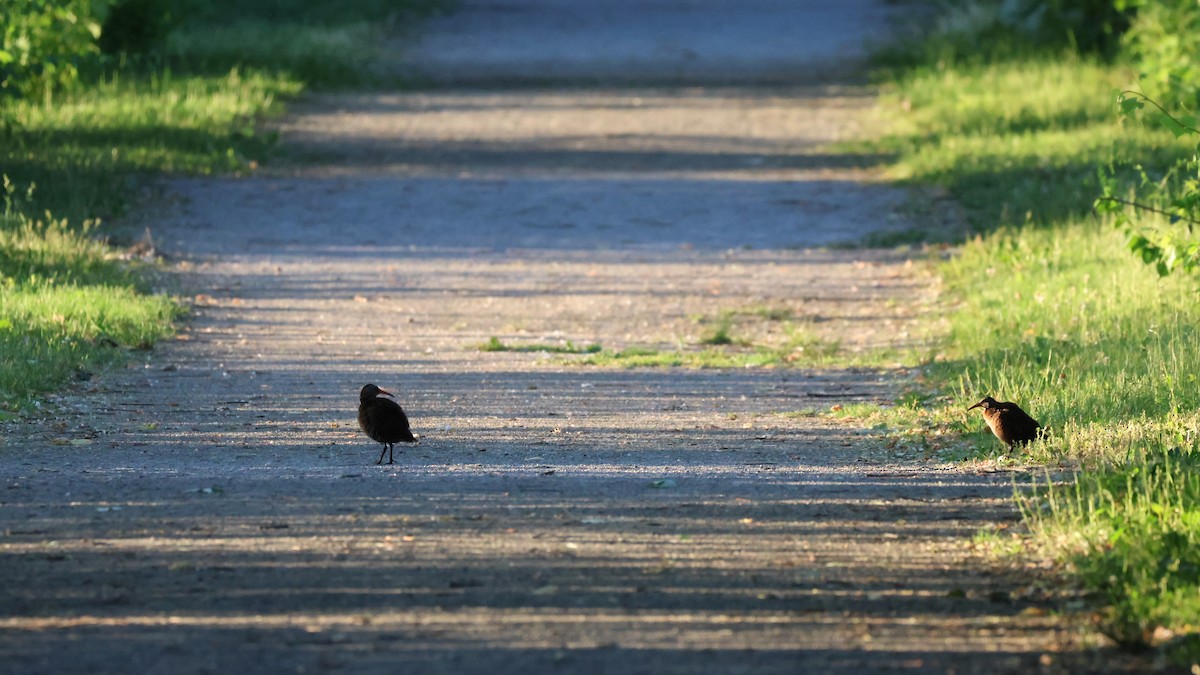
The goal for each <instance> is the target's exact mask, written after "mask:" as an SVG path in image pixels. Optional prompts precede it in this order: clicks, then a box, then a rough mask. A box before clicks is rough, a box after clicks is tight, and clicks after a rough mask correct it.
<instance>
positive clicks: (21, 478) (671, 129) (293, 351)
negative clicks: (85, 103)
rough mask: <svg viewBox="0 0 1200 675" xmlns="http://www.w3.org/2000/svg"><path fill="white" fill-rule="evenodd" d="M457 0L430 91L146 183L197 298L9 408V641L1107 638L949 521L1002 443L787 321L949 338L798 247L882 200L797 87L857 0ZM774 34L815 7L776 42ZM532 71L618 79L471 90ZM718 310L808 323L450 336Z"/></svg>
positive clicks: (168, 661) (888, 268) (594, 325)
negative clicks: (675, 46)
mask: <svg viewBox="0 0 1200 675" xmlns="http://www.w3.org/2000/svg"><path fill="white" fill-rule="evenodd" d="M461 5H462V8H461V10H460V12H459V13H458V14H455V15H452V16H449V17H446V18H444V19H440V20H438V21H436V22H435V23H434V24H433V26H432V29H431V32H430V35H429V37H428V38H427V40H426V41H425V43H424V44H423V45H419V46H418V47H417V48H414V49H413V50H412V51H411V52H410V53H409V58H411V59H413V61H414V63H415V64H416V65H417V66H419V67H420V68H421V69H422V72H423V76H424V77H425V78H427V80H428V81H429V82H431V83H438V84H439V86H438V87H437V88H434V89H430V90H426V91H423V92H416V93H404V94H377V95H359V96H343V95H339V96H336V97H328V98H314V99H311V100H309V101H307V102H306V103H304V104H303V105H301V106H298V107H297V109H296V111H295V113H294V114H293V115H292V116H291V117H289V118H288V119H287V120H285V121H284V122H283V125H282V132H283V136H284V138H285V141H286V143H287V148H288V149H289V156H290V160H289V161H288V162H285V163H284V164H283V165H281V166H277V167H274V168H272V169H271V170H270V171H269V172H266V173H263V174H262V175H260V176H257V177H253V178H247V179H233V178H222V179H210V180H201V179H197V180H180V181H175V182H173V183H171V184H170V185H169V186H168V197H169V199H168V202H167V205H166V206H165V207H163V209H162V212H159V213H147V214H145V219H146V222H147V223H148V224H149V225H150V226H151V228H152V230H153V233H154V236H155V239H156V241H157V243H158V244H159V245H160V247H162V248H163V249H164V250H167V251H169V252H171V253H172V254H173V256H175V258H174V259H175V260H177V261H178V262H177V266H178V268H179V271H180V274H181V278H182V279H183V280H184V284H185V285H186V288H187V293H188V295H190V296H191V297H192V298H193V301H194V304H195V307H196V309H195V313H194V316H193V317H192V319H191V320H190V321H189V322H188V323H187V324H186V325H185V326H184V327H183V330H182V332H181V334H180V339H179V340H177V341H173V342H171V343H168V344H165V345H163V346H162V347H161V348H159V349H157V350H156V351H155V352H154V353H152V354H147V355H144V357H143V356H137V355H133V356H131V361H130V363H129V367H128V368H127V369H125V370H123V371H119V372H117V373H114V374H111V375H106V376H104V377H102V378H99V379H98V380H97V381H95V382H93V383H92V386H91V387H90V389H91V390H90V391H88V392H80V393H69V394H68V393H64V394H62V395H60V396H58V397H56V398H55V399H54V403H55V406H54V409H55V413H54V417H53V419H48V420H43V421H40V422H39V423H38V424H36V425H35V424H29V425H25V426H23V427H17V428H12V429H9V430H7V434H8V436H9V438H8V443H7V444H6V446H5V447H4V449H3V453H2V454H0V471H2V472H3V477H4V480H5V485H6V487H7V490H6V492H5V494H4V495H3V500H0V532H2V533H3V536H2V537H0V569H2V570H3V572H4V577H5V581H6V583H5V585H4V588H3V590H0V635H2V639H0V658H2V659H3V661H4V663H5V664H6V666H7V667H8V668H9V669H10V672H54V673H74V672H81V673H82V672H138V673H158V672H162V673H200V672H205V673H216V672H242V673H267V672H356V673H357V672H389V673H391V672H413V673H481V672H488V673H509V672H512V673H518V672H520V673H543V672H545V673H558V672H561V673H609V672H612V673H615V672H621V673H655V674H662V673H696V672H711V673H797V672H822V673H825V672H839V673H841V672H845V673H852V672H878V671H905V672H959V673H964V672H1012V673H1018V672H1019V673H1028V672H1063V671H1068V670H1081V671H1083V670H1086V671H1089V672H1098V671H1100V670H1104V669H1109V670H1117V669H1120V668H1122V667H1125V668H1132V667H1133V666H1130V665H1129V664H1128V663H1127V662H1125V661H1122V660H1120V659H1115V658H1111V655H1100V656H1096V655H1095V654H1092V653H1089V652H1086V651H1082V648H1083V646H1084V645H1085V644H1086V643H1087V642H1088V641H1089V640H1090V639H1091V638H1090V637H1089V636H1088V635H1086V634H1085V633H1083V632H1081V631H1080V630H1079V629H1077V628H1074V627H1072V626H1071V625H1070V624H1068V623H1066V622H1064V621H1063V620H1062V619H1061V618H1060V617H1058V616H1057V615H1055V614H1052V613H1051V612H1049V611H1048V609H1047V607H1046V606H1043V605H1042V604H1039V602H1038V601H1037V599H1036V598H1037V597H1040V596H1039V595H1037V594H1033V595H1030V594H1029V593H1028V590H1029V589H1027V588H1026V587H1025V586H1024V585H1022V584H1021V583H1018V582H1017V581H1016V580H1014V579H1013V578H1012V577H1010V576H1004V575H1000V574H998V573H995V572H994V571H992V570H989V569H988V568H987V567H986V565H984V563H983V561H982V560H981V559H980V558H979V557H978V556H977V555H976V554H975V553H974V552H973V550H972V548H971V546H970V541H971V537H972V536H973V535H974V533H976V532H977V531H978V530H980V529H981V528H985V527H989V526H994V525H995V524H997V523H1007V522H1009V521H1012V520H1015V519H1016V514H1015V513H1014V511H1013V509H1012V507H1011V505H1010V500H1009V496H1010V494H1011V482H1010V481H1011V478H1010V477H1009V476H1006V475H1002V474H987V473H971V472H967V471H964V470H962V469H960V468H957V467H955V466H952V465H940V464H936V463H933V462H930V461H926V460H922V459H918V458H915V457H906V456H903V455H902V454H897V453H896V452H894V451H889V450H887V449H886V448H884V447H881V446H880V444H878V443H876V442H873V441H872V440H871V438H870V431H869V430H866V429H860V428H855V427H854V426H853V425H852V424H851V423H847V422H844V421H838V420H836V419H834V418H831V417H828V416H824V415H816V414H813V412H814V411H820V410H827V409H829V408H830V407H831V406H834V405H846V404H849V403H853V402H862V401H866V402H883V401H888V400H890V398H891V397H893V396H895V394H896V393H897V391H898V387H900V386H901V384H900V383H901V382H902V381H903V378H904V377H905V376H906V373H905V371H903V369H902V368H900V366H899V365H897V366H895V367H887V368H880V369H837V368H820V367H817V366H816V364H817V362H815V361H811V360H810V358H811V356H812V352H813V351H818V352H819V351H820V349H823V348H824V349H833V348H837V349H840V350H844V351H846V352H854V351H856V350H864V349H876V348H880V347H888V346H895V347H904V346H908V345H910V344H913V343H914V342H919V341H920V340H922V339H924V338H925V337H927V336H928V335H929V334H930V331H934V330H936V321H935V319H934V317H933V315H932V311H933V308H932V303H933V302H934V300H935V299H936V295H937V288H936V283H935V280H933V279H931V278H929V277H927V276H924V275H922V274H921V273H920V271H919V270H920V266H919V265H913V264H912V263H911V262H910V261H908V260H906V259H905V258H904V256H903V255H902V254H900V253H897V252H892V251H873V250H845V249H838V248H832V249H829V248H814V247H819V246H825V245H829V244H833V243H837V242H841V241H846V240H848V239H855V238H858V237H861V236H862V235H864V234H866V233H869V232H876V231H881V230H886V229H889V228H897V227H906V226H908V225H909V223H908V221H907V220H906V217H905V215H904V213H905V208H904V206H905V204H906V195H905V194H903V193H902V192H898V191H896V190H895V189H893V188H890V187H887V186H886V185H883V184H881V183H879V182H878V179H877V175H876V174H875V173H874V171H873V170H872V168H871V167H872V166H873V165H874V164H875V163H876V162H877V158H873V157H851V158H847V157H846V156H844V155H842V154H837V153H831V152H830V151H829V150H828V146H829V144H830V143H831V142H833V141H836V140H839V139H845V138H853V137H856V136H859V135H861V134H863V133H864V132H865V131H866V130H867V129H868V128H869V127H870V126H871V125H872V124H873V123H872V121H871V110H870V106H871V98H870V96H869V95H867V94H866V93H865V92H863V91H861V90H858V89H855V88H847V87H843V86H835V85H829V84H824V85H813V84H811V82H813V81H817V80H819V79H821V78H820V77H817V76H816V75H821V77H824V78H826V79H827V78H828V77H829V76H831V75H830V74H831V73H835V74H836V70H830V69H829V68H828V63H830V62H832V61H833V60H836V59H846V60H852V59H853V58H854V55H855V54H858V53H860V52H857V51H855V50H856V49H858V45H860V44H861V43H862V40H863V37H864V36H873V35H879V34H881V33H882V31H883V27H884V25H883V24H882V23H881V18H882V17H883V16H884V15H885V14H886V12H885V8H884V7H883V6H881V5H879V4H877V3H872V2H865V1H859V2H846V3H816V2H813V3H782V2H777V3H765V2H763V3H732V2H730V3H721V2H700V1H693V2H674V3H659V4H656V5H655V6H654V7H655V9H654V10H653V12H651V13H650V14H647V15H646V17H647V19H646V22H645V23H644V24H638V26H636V27H635V28H636V30H635V29H633V28H630V26H631V24H630V23H629V21H630V20H632V19H633V18H634V17H637V16H641V15H640V14H639V13H638V12H637V11H634V10H633V9H631V8H630V7H631V5H628V4H623V3H617V2H590V3H582V2H579V3H563V2H554V3H550V2H543V3H537V2H533V1H532V0H529V1H527V2H516V1H513V2H507V3H498V2H492V3H483V2H470V1H466V2H462V3H461ZM710 5H711V7H710ZM638 6H639V7H640V6H641V5H640V3H639V5H638ZM709 10H711V11H709ZM639 11H640V10H639ZM798 21H799V22H801V23H800V24H797V23H796V22H798ZM589 22H590V23H589ZM805 22H807V23H805ZM798 25H803V26H805V28H804V30H805V31H808V32H804V33H801V34H803V35H811V36H816V37H819V38H820V40H816V39H815V38H814V40H813V41H808V40H799V41H797V40H795V39H790V40H789V39H783V38H786V37H788V36H789V35H793V34H794V33H793V32H792V31H791V30H790V29H789V27H792V28H794V27H796V26H798ZM665 26H671V27H673V28H674V29H676V30H677V31H678V32H676V33H670V35H669V36H668V37H669V40H674V41H678V42H679V43H685V44H687V45H689V47H688V49H687V50H674V51H673V50H670V49H666V48H664V47H663V43H660V42H657V41H658V40H659V39H660V37H661V36H665V35H667V33H664V32H663V30H662V29H663V28H664V27H665ZM726 26H733V27H734V28H731V29H730V30H729V31H728V32H726V31H725V30H724V27H726ZM589 27H590V28H589ZM626 28H629V30H628V32H627V31H626V30H625V29H626ZM756 28H762V29H763V31H761V32H759V31H757V30H756ZM493 29H494V30H493ZM526 30H527V31H528V33H525V32H523V31H526ZM593 35H594V36H596V37H595V40H594V41H593V40H592V38H591V36H593ZM759 35H763V36H768V37H763V38H762V39H761V40H760V39H758V38H756V37H755V36H759ZM668 37H661V39H662V40H664V41H666V40H668ZM613 40H616V41H618V42H619V44H618V45H617V46H618V47H619V49H616V48H613V44H612V42H611V41H613ZM652 43H653V44H652ZM448 44H453V45H457V46H458V47H460V49H457V50H453V49H448V48H447V47H446V45H448ZM487 45H491V46H492V47H493V48H494V49H493V50H492V51H489V50H488V49H486V48H484V47H485V46H487ZM742 47H744V48H745V49H742ZM789 49H790V51H789ZM689 50H690V51H689ZM735 53H736V54H738V55H740V58H739V59H733V58H731V55H732V54H735ZM431 54H438V55H441V56H442V57H443V58H440V59H438V58H433V56H431ZM689 54H691V55H689ZM545 64H554V70H553V72H552V73H550V74H551V75H553V77H554V78H555V79H560V80H562V79H566V80H573V81H576V82H578V81H588V80H592V79H597V80H602V81H604V82H605V83H606V84H604V85H603V86H597V87H574V86H573V87H565V86H558V87H554V88H529V87H522V88H519V89H512V88H507V87H501V86H499V85H500V84H504V85H510V84H514V83H520V84H525V85H527V84H529V83H530V82H529V81H532V80H536V79H538V78H536V77H533V76H532V75H531V73H544V70H543V66H544V65H545ZM630 64H636V69H635V68H634V67H633V66H632V65H630ZM715 64H725V65H728V66H729V70H721V71H716V72H711V73H710V72H709V70H710V68H711V67H712V66H714V65H715ZM483 66H486V67H483ZM797 69H802V70H804V71H805V74H804V75H803V76H801V77H799V82H800V84H797V83H796V81H792V82H791V83H790V84H786V85H784V84H779V83H776V85H774V86H769V87H767V86H759V87H754V88H748V87H745V86H731V85H730V83H729V81H728V80H729V79H730V78H731V77H741V76H742V75H743V74H749V75H761V76H762V77H757V76H755V77H747V78H746V79H750V80H761V81H763V82H774V81H775V80H778V79H779V78H781V77H782V76H783V75H784V74H786V73H788V72H794V71H796V70H797ZM464 72H466V73H469V74H470V77H466V76H464V75H463V73H464ZM621 74H627V75H629V76H630V77H629V78H627V79H626V78H623V77H618V76H619V75H621ZM706 76H709V77H711V78H712V81H711V82H708V81H707V80H705V79H704V78H705V77H706ZM634 80H636V81H637V84H638V86H636V87H634V86H632V85H630V81H634ZM464 82H466V83H467V84H469V85H474V88H470V87H464V86H463V83H464ZM672 82H675V83H680V82H682V83H686V84H687V85H688V86H686V87H681V86H670V85H671V83H672ZM481 83H490V85H489V86H486V87H484V86H480V85H481ZM560 84H561V83H560ZM701 84H703V85H704V86H699V85H701ZM451 85H454V86H451ZM801 85H803V86H801ZM139 226H140V225H139ZM722 312H728V313H731V314H730V316H734V317H736V318H737V322H736V324H734V330H735V331H736V332H737V334H738V335H739V336H742V337H745V338H747V339H750V340H752V341H753V342H755V343H757V344H781V343H782V342H784V341H786V340H787V339H788V338H789V333H788V331H793V333H792V334H791V335H792V336H793V337H794V335H795V334H797V332H801V333H802V334H803V335H804V336H806V340H807V341H806V342H804V343H803V344H805V345H807V349H808V351H807V352H805V351H802V350H799V349H797V350H795V351H794V352H793V356H794V357H795V364H794V367H787V368H739V369H710V370H689V369H680V368H643V369H621V368H609V367H595V366H583V365H579V364H577V363H573V361H577V360H578V359H579V358H581V357H579V356H574V355H555V354H547V353H536V352H519V351H501V352H495V351H493V352H487V351H481V350H480V349H479V348H478V346H479V345H480V344H482V343H485V342H487V341H488V340H490V339H491V338H492V337H496V338H497V339H499V340H501V341H503V342H504V343H506V344H508V345H512V346H520V345H531V344H553V345H561V346H565V345H566V344H567V343H568V341H569V342H570V343H571V344H573V345H586V344H591V343H599V344H601V345H603V346H604V347H606V348H609V349H623V348H626V347H634V346H636V347H648V348H655V349H665V350H675V349H683V350H696V349H699V347H698V346H697V345H698V343H699V342H700V340H701V338H702V337H703V335H704V334H705V333H706V332H707V331H710V330H711V329H712V327H713V326H714V325H716V324H715V323H714V322H716V321H719V317H720V316H721V314H722ZM806 364H808V365H806ZM366 382H375V383H376V384H379V385H381V386H383V387H384V388H388V389H392V390H393V391H396V392H397V393H398V394H399V399H400V401H401V402H402V403H403V405H404V406H405V407H406V408H407V409H408V411H409V413H410V415H411V417H412V419H413V422H414V427H415V430H416V431H417V432H418V433H419V434H420V435H421V436H422V437H423V440H422V442H421V443H420V445H418V446H415V447H411V448H406V449H404V451H403V453H402V454H400V455H399V456H398V460H397V464H395V465H394V466H383V467H379V466H375V465H374V461H375V458H376V457H377V456H378V447H377V446H376V445H374V444H372V443H370V442H369V441H367V440H366V439H365V438H363V437H362V436H361V434H360V433H359V432H358V431H357V428H356V425H355V422H354V408H355V405H356V394H357V391H358V388H359V387H361V386H362V385H363V384H364V383H366ZM1102 658H1108V660H1107V661H1100V660H1097V659H1102Z"/></svg>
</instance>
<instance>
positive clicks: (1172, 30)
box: [1124, 0, 1200, 108]
mask: <svg viewBox="0 0 1200 675" xmlns="http://www.w3.org/2000/svg"><path fill="white" fill-rule="evenodd" d="M1124 46H1125V50H1126V52H1127V53H1128V55H1129V56H1130V57H1131V59H1132V61H1133V63H1134V65H1135V66H1137V68H1138V70H1139V71H1140V77H1139V80H1140V85H1141V88H1142V91H1143V92H1144V93H1146V94H1148V95H1149V96H1150V97H1151V98H1154V99H1157V100H1159V101H1161V102H1163V103H1164V104H1165V105H1166V107H1168V108H1174V107H1175V106H1180V107H1183V108H1194V107H1195V106H1196V105H1197V104H1200V66H1198V65H1197V64H1196V57H1197V55H1200V3H1197V2H1196V0H1154V1H1153V2H1146V1H1145V0H1142V3H1141V6H1140V7H1138V12H1137V19H1136V20H1135V21H1134V22H1133V25H1132V26H1131V27H1130V29H1129V32H1128V33H1127V34H1126V36H1125V40H1124Z"/></svg>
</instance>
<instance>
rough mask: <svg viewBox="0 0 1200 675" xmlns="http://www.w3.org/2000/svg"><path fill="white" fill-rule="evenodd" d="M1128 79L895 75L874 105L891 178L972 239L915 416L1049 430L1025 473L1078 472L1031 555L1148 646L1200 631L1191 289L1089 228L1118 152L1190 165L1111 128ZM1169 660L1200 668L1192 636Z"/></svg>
mask: <svg viewBox="0 0 1200 675" xmlns="http://www.w3.org/2000/svg"><path fill="white" fill-rule="evenodd" d="M1130 81H1131V73H1130V72H1129V71H1127V70H1124V69H1121V68H1120V67H1114V66H1108V65H1103V64H1099V63H1094V62H1089V61H1087V60H1083V59H1080V58H1075V57H1066V58H1063V57H1061V56H1058V55H1055V56H1054V57H1053V58H1044V57H1038V56H1030V57H1027V58H1025V57H1012V56H1008V57H999V56H998V57H996V58H993V59H991V60H988V59H980V60H976V61H975V62H973V63H971V64H964V65H955V64H954V63H953V62H950V63H947V62H945V61H943V62H940V63H936V64H931V65H930V66H928V67H918V68H915V69H911V70H907V71H902V72H900V73H899V74H897V75H894V77H893V79H892V81H891V83H890V84H889V85H888V93H887V94H886V96H885V99H884V104H885V105H886V106H888V107H889V108H890V110H891V112H892V113H893V114H894V115H895V116H896V117H897V118H898V119H900V120H901V121H900V123H899V126H898V127H897V129H896V131H895V134H894V136H892V137H891V138H889V139H888V140H887V141H885V145H886V146H887V147H888V148H889V149H890V150H892V151H894V152H896V153H898V155H899V156H900V161H899V165H898V167H897V173H898V174H899V175H900V176H901V177H902V178H906V179H912V180H914V181H918V182H922V183H936V184H940V185H943V186H945V187H946V188H947V189H948V190H949V191H950V192H951V193H952V194H953V195H954V196H955V197H956V198H958V199H959V200H960V201H961V202H962V203H963V204H964V205H965V206H966V207H967V210H968V213H969V215H970V218H971V225H972V226H973V228H974V229H975V231H977V232H978V236H976V237H974V238H973V239H972V240H970V241H968V242H966V243H965V245H964V246H963V247H962V249H961V251H960V252H959V254H958V255H957V256H956V257H954V258H953V259H952V260H950V261H949V262H947V263H945V264H944V265H943V266H942V269H941V271H942V274H943V277H944V279H945V281H946V294H947V304H948V306H949V307H952V308H953V309H952V311H951V312H950V322H951V330H950V334H949V336H948V338H947V340H946V344H945V350H944V353H943V354H942V356H941V358H940V359H938V360H937V361H935V362H934V363H932V364H931V365H930V366H929V367H928V368H927V371H926V376H927V377H928V378H929V379H928V383H927V386H928V387H929V389H930V390H931V391H932V392H933V393H934V394H937V395H938V396H934V397H931V398H930V402H929V404H928V406H925V407H923V408H922V410H923V415H925V416H926V418H927V420H929V421H930V423H932V424H948V423H952V422H953V421H954V420H962V419H963V409H965V408H966V407H967V406H968V405H970V404H972V403H974V402H975V401H976V400H978V399H979V397H981V396H982V395H984V394H991V395H994V396H996V397H997V398H1000V399H1008V400H1014V401H1017V402H1019V403H1020V404H1021V405H1022V406H1023V407H1025V408H1026V410H1028V411H1030V412H1032V413H1033V414H1034V416H1035V417H1037V418H1038V419H1039V420H1041V421H1042V422H1043V423H1044V424H1048V425H1050V426H1051V427H1052V429H1053V434H1052V436H1051V438H1050V439H1049V440H1047V441H1044V442H1040V443H1038V444H1035V446H1034V447H1033V448H1032V449H1031V450H1030V451H1029V453H1030V459H1032V460H1033V461H1040V462H1049V463H1057V462H1065V463H1066V464H1067V466H1070V467H1081V471H1080V472H1079V473H1078V475H1077V476H1076V478H1077V479H1076V480H1075V481H1072V482H1069V483H1065V484H1059V483H1056V484H1053V485H1051V486H1049V487H1046V488H1043V489H1042V490H1041V491H1039V492H1037V493H1035V494H1034V495H1033V496H1031V497H1030V499H1029V501H1028V502H1027V503H1026V514H1027V518H1026V522H1027V524H1028V525H1029V526H1030V530H1031V532H1032V535H1031V538H1030V539H1029V540H1028V541H1027V542H1026V544H1027V547H1026V552H1027V553H1028V554H1029V555H1044V556H1049V557H1053V558H1055V559H1057V560H1059V561H1060V562H1061V563H1062V564H1063V565H1064V566H1065V567H1066V568H1067V569H1069V570H1071V571H1073V573H1074V574H1075V576H1076V578H1077V579H1078V580H1079V581H1080V583H1081V584H1082V585H1083V586H1084V587H1086V588H1089V589H1091V590H1093V591H1095V592H1096V593H1098V594H1100V595H1101V596H1102V597H1103V598H1105V608H1104V610H1103V612H1104V630H1106V631H1107V632H1108V633H1109V634H1111V635H1113V636H1114V637H1115V638H1117V639H1118V640H1120V641H1121V642H1123V643H1127V644H1141V643H1145V642H1146V641H1148V640H1152V639H1153V636H1154V635H1155V629H1156V628H1159V630H1160V632H1159V635H1163V634H1164V633H1162V628H1166V629H1169V631H1170V632H1172V633H1174V634H1175V635H1184V636H1186V635H1192V636H1194V635H1195V633H1196V631H1197V630H1198V629H1200V486H1198V485H1197V479H1196V476H1197V474H1196V468H1197V464H1198V463H1200V454H1198V453H1200V449H1198V446H1197V435H1198V433H1200V413H1198V410H1200V382H1197V378H1198V377H1200V333H1198V329H1200V303H1198V302H1197V299H1198V295H1197V293H1198V291H1200V289H1198V288H1197V287H1196V285H1195V284H1194V282H1192V281H1189V280H1186V279H1170V278H1169V279H1160V278H1159V277H1158V276H1157V275H1156V274H1155V272H1154V271H1153V269H1151V268H1149V267H1147V266H1146V265H1144V264H1143V263H1142V262H1141V261H1140V260H1137V259H1135V258H1134V257H1133V256H1132V255H1130V253H1129V252H1128V251H1127V250H1126V248H1125V242H1124V239H1123V237H1122V236H1121V235H1120V234H1119V233H1118V232H1115V231H1114V230H1113V229H1112V228H1111V227H1110V226H1109V225H1108V224H1106V223H1103V222H1099V221H1098V220H1097V219H1096V218H1094V217H1093V216H1092V215H1091V212H1090V206H1091V202H1092V200H1093V199H1094V198H1095V197H1096V196H1097V195H1098V193H1099V186H1098V182H1097V180H1096V179H1095V176H1096V173H1097V169H1098V167H1099V166H1101V165H1103V164H1106V163H1107V162H1108V161H1109V160H1110V157H1111V156H1112V152H1113V149H1114V148H1116V149H1117V151H1118V152H1120V153H1122V154H1124V155H1126V156H1132V157H1137V158H1138V159H1140V161H1142V162H1143V163H1144V164H1145V165H1146V166H1147V167H1148V168H1149V169H1150V170H1151V171H1153V170H1154V167H1165V166H1167V165H1168V162H1169V161H1170V160H1173V159H1174V158H1175V157H1178V156H1180V155H1181V154H1182V153H1184V152H1186V151H1187V150H1188V149H1187V148H1186V147H1181V146H1180V144H1179V143H1177V142H1176V141H1175V140H1174V138H1172V137H1171V136H1170V135H1169V134H1165V133H1149V132H1146V131H1142V130H1138V129H1130V128H1122V127H1120V126H1119V125H1118V124H1117V122H1116V118H1115V115H1114V114H1113V110H1112V106H1111V105H1110V103H1109V101H1110V91H1111V90H1112V89H1113V88H1114V87H1118V86H1124V85H1128V84H1130ZM968 424H970V425H971V427H972V428H974V429H981V428H982V420H981V419H980V418H978V417H973V418H968ZM981 435H982V434H981ZM986 443H990V444H992V445H991V447H994V446H995V443H994V441H990V440H989V441H986ZM986 443H985V447H987V445H986ZM1160 627H1162V628H1160ZM1177 649H1178V650H1180V651H1179V653H1180V654H1181V658H1183V659H1184V660H1188V659H1191V660H1195V659H1196V658H1198V657H1200V651H1198V650H1197V649H1196V642H1195V640H1194V638H1192V639H1188V638H1185V639H1183V640H1181V641H1180V642H1179V644H1178V647H1177ZM1188 650H1191V651H1190V652H1189V651H1188Z"/></svg>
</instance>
